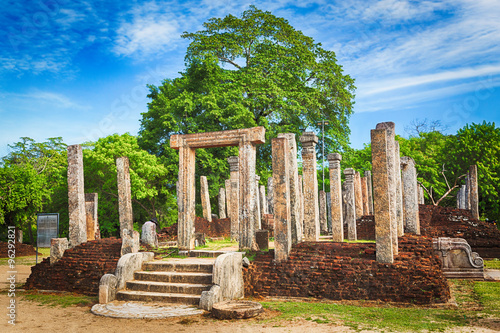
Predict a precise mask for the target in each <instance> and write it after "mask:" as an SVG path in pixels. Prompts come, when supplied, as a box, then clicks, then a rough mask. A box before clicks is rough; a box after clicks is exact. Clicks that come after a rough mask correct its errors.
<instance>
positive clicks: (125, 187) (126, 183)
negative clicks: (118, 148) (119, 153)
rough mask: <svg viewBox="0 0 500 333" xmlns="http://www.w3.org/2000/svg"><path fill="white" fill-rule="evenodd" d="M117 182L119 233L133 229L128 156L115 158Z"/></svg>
mask: <svg viewBox="0 0 500 333" xmlns="http://www.w3.org/2000/svg"><path fill="white" fill-rule="evenodd" d="M116 172H117V183H118V213H119V219H120V235H122V234H123V230H128V231H131V230H134V215H133V213H132V193H131V190H130V170H129V160H128V157H126V156H123V157H119V158H117V159H116Z"/></svg>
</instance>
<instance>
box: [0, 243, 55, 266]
mask: <svg viewBox="0 0 500 333" xmlns="http://www.w3.org/2000/svg"><path fill="white" fill-rule="evenodd" d="M35 250H36V247H35ZM38 253H41V255H40V254H39V255H38V262H39V263H40V262H42V260H43V258H46V257H50V248H48V247H40V248H38ZM15 260H16V265H27V266H33V265H35V263H36V256H26V257H16V258H15ZM8 263H9V258H0V266H4V265H8Z"/></svg>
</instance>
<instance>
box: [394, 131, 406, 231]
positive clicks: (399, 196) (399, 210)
mask: <svg viewBox="0 0 500 333" xmlns="http://www.w3.org/2000/svg"><path fill="white" fill-rule="evenodd" d="M394 163H395V164H394V167H395V172H396V221H397V224H398V236H399V237H401V236H403V235H404V233H405V232H404V222H403V191H402V185H401V157H400V153H399V142H398V141H394Z"/></svg>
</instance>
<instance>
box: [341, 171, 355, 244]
mask: <svg viewBox="0 0 500 333" xmlns="http://www.w3.org/2000/svg"><path fill="white" fill-rule="evenodd" d="M355 174H356V172H355V171H354V169H352V168H347V169H344V175H345V181H344V185H345V209H346V216H345V218H346V222H347V239H348V240H350V241H355V240H357V235H356V203H355V200H356V199H355V191H356V190H355V188H354V187H355V184H354V183H355V177H356V176H355Z"/></svg>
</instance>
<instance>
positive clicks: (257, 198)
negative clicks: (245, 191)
mask: <svg viewBox="0 0 500 333" xmlns="http://www.w3.org/2000/svg"><path fill="white" fill-rule="evenodd" d="M259 180H260V176H257V175H255V207H256V209H255V231H257V230H260V229H262V214H261V212H260V211H261V207H260V191H259Z"/></svg>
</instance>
